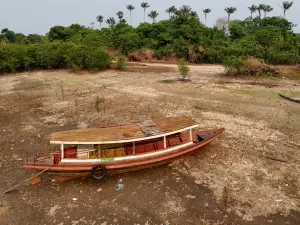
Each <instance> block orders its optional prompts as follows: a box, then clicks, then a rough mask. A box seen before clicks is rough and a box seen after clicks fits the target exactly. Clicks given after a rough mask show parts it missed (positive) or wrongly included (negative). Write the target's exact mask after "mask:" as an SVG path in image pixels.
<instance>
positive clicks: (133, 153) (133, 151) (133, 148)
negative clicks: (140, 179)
mask: <svg viewBox="0 0 300 225" xmlns="http://www.w3.org/2000/svg"><path fill="white" fill-rule="evenodd" d="M132 155H135V142H133V145H132Z"/></svg>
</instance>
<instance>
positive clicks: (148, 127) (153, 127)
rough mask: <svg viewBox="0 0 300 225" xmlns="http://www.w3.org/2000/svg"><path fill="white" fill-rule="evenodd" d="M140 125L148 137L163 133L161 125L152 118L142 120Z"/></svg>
mask: <svg viewBox="0 0 300 225" xmlns="http://www.w3.org/2000/svg"><path fill="white" fill-rule="evenodd" d="M138 126H139V127H140V128H141V130H142V132H143V133H144V134H145V136H146V137H149V136H154V135H159V134H162V133H163V132H162V130H161V129H160V127H159V126H158V125H157V124H156V123H154V122H153V121H152V120H146V121H143V122H140V123H138Z"/></svg>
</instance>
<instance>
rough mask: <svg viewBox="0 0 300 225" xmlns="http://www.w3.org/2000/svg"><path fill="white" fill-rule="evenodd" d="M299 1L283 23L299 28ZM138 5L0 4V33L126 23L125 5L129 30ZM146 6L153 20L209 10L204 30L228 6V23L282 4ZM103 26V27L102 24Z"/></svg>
mask: <svg viewBox="0 0 300 225" xmlns="http://www.w3.org/2000/svg"><path fill="white" fill-rule="evenodd" d="M299 1H300V0H295V1H294V5H293V6H292V8H291V9H290V10H288V12H287V19H288V20H290V21H291V22H293V23H295V24H298V23H299V24H300V17H299V16H297V9H298V7H299V5H300V3H299ZM141 2H142V1H140V0H126V1H121V0H109V1H101V0H85V1H84V0H0V16H1V19H0V30H1V29H3V28H9V29H10V30H13V31H15V32H21V33H24V34H29V33H38V34H45V33H46V32H48V31H49V29H50V28H51V27H52V26H55V25H62V26H69V25H71V24H72V23H79V24H81V25H84V26H90V23H91V22H95V23H96V24H95V27H96V26H97V27H99V24H98V23H97V22H96V16H97V15H99V14H100V15H103V16H104V18H105V19H107V18H108V17H111V16H114V17H115V18H117V16H116V15H115V14H116V12H117V11H119V10H121V11H123V12H124V13H125V19H126V20H127V21H128V22H130V19H129V11H128V10H127V9H126V5H128V4H131V5H134V6H135V8H136V9H135V10H134V11H133V12H132V18H133V26H137V25H138V24H139V23H140V22H143V20H144V17H143V9H142V8H141ZM147 2H148V3H149V4H150V8H148V9H147V14H148V12H150V11H151V10H156V11H157V12H158V13H159V16H158V17H157V20H162V19H167V18H168V14H167V13H165V10H166V9H167V8H169V7H170V6H172V5H175V6H176V7H180V6H181V5H183V4H185V5H189V6H191V7H192V9H193V10H194V11H197V12H198V15H199V16H200V19H201V20H202V21H204V14H203V12H202V9H204V8H210V9H212V12H211V13H210V14H209V15H208V20H207V25H208V26H213V25H214V24H215V21H216V20H217V18H219V17H226V12H225V11H224V8H225V7H231V6H232V7H236V8H237V9H238V10H237V12H236V13H235V14H233V15H232V17H231V18H232V19H244V18H245V17H248V16H249V15H250V12H249V9H248V6H251V5H252V4H255V5H258V4H260V3H262V4H268V5H271V6H272V7H273V8H274V10H273V11H272V12H271V13H269V14H268V15H269V16H279V15H282V16H283V10H282V9H281V8H280V7H279V6H278V4H281V3H282V1H276V0H251V1H250V0H242V1H241V0H227V1H222V0H209V1H200V0H185V1H179V0H172V1H171V0H165V1H161V0H149V1H147ZM146 19H147V21H148V22H150V21H151V20H150V18H148V17H147V18H146ZM103 25H104V26H107V25H106V24H105V23H104V24H103ZM295 31H296V32H299V33H300V26H297V27H296V28H295Z"/></svg>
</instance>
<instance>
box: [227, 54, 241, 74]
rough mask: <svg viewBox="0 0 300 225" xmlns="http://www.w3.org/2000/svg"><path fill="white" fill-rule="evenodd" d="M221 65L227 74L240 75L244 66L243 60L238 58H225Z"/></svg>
mask: <svg viewBox="0 0 300 225" xmlns="http://www.w3.org/2000/svg"><path fill="white" fill-rule="evenodd" d="M222 64H223V66H224V67H225V68H226V72H227V73H233V72H237V73H240V72H241V70H242V68H243V65H244V60H243V59H242V58H240V57H236V56H232V57H227V58H225V59H224V60H223V62H222Z"/></svg>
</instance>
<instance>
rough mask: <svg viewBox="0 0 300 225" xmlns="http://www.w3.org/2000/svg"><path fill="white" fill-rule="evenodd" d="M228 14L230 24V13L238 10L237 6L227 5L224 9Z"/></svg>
mask: <svg viewBox="0 0 300 225" xmlns="http://www.w3.org/2000/svg"><path fill="white" fill-rule="evenodd" d="M224 10H225V11H226V12H227V14H228V25H229V21H230V15H231V14H233V13H235V12H236V10H237V9H236V8H235V7H227V8H225V9H224Z"/></svg>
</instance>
